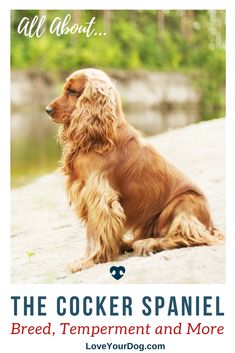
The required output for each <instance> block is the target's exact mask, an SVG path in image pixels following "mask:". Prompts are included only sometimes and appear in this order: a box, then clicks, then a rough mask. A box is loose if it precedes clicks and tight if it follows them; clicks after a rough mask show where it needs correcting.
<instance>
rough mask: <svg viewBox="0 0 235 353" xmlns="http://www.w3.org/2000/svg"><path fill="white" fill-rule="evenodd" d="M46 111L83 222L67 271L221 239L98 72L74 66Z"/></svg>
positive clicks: (199, 195)
mask: <svg viewBox="0 0 235 353" xmlns="http://www.w3.org/2000/svg"><path fill="white" fill-rule="evenodd" d="M46 111H47V112H48V114H49V115H50V116H51V118H52V120H53V121H55V122H57V123H60V124H62V125H61V127H60V129H59V141H60V144H61V147H62V158H61V170H62V172H63V173H64V175H65V177H66V188H67V193H68V198H69V202H70V204H71V205H73V207H74V209H75V212H76V214H77V216H78V217H79V218H81V219H82V220H83V221H84V222H85V223H86V226H87V249H86V258H85V259H84V260H83V261H76V262H75V263H73V265H72V267H71V270H72V271H73V272H76V271H80V270H82V269H85V268H88V267H91V266H92V265H94V264H97V263H102V262H107V261H113V260H115V259H116V258H117V257H118V255H119V254H121V253H123V252H124V251H126V250H134V251H135V252H136V254H137V255H149V254H151V253H155V252H158V251H162V250H165V249H174V248H178V247H186V246H196V245H211V244H216V243H219V242H221V241H223V235H222V234H221V233H220V232H219V231H217V230H216V229H215V228H214V226H213V223H212V219H211V215H210V211H209V207H208V204H207V200H206V198H205V196H204V194H203V192H202V191H201V190H200V189H199V188H198V187H197V186H196V185H195V184H194V183H193V182H192V181H190V180H189V179H188V178H187V177H186V176H185V175H184V174H183V173H182V172H181V171H180V170H179V169H177V168H176V167H175V166H173V165H172V164H170V163H169V162H168V161H167V160H166V159H165V158H164V157H162V156H161V155H160V154H159V153H158V152H157V151H156V150H155V149H154V148H153V147H151V146H150V145H148V144H147V143H146V142H145V140H144V139H143V138H142V136H141V134H140V133H139V132H138V131H136V130H135V129H134V128H133V127H132V126H130V125H129V124H128V123H127V121H126V120H125V118H124V115H123V113H122V107H121V101H120V98H119V95H118V93H117V90H116V88H115V86H114V84H113V83H112V81H111V80H110V78H109V77H108V76H107V75H106V74H105V73H104V72H102V71H100V70H95V69H84V70H79V71H76V72H74V73H73V74H72V75H71V76H70V77H69V78H68V79H67V81H66V83H65V86H64V89H63V93H62V95H61V96H60V97H58V98H57V99H55V100H54V101H53V102H51V103H50V104H49V106H48V107H47V108H46ZM127 232H131V234H132V236H131V237H129V239H127V238H125V234H126V233H127Z"/></svg>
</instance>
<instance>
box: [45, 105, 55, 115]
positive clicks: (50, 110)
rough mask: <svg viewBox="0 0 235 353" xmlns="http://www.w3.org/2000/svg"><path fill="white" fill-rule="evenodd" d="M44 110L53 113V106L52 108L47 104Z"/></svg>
mask: <svg viewBox="0 0 235 353" xmlns="http://www.w3.org/2000/svg"><path fill="white" fill-rule="evenodd" d="M45 111H46V112H47V114H49V115H52V114H53V113H54V108H52V107H51V106H50V105H48V106H47V107H46V108H45Z"/></svg>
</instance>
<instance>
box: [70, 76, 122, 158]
mask: <svg viewBox="0 0 235 353" xmlns="http://www.w3.org/2000/svg"><path fill="white" fill-rule="evenodd" d="M116 132H117V109H116V93H115V87H114V85H113V83H112V82H111V81H109V80H107V81H105V80H99V79H95V78H92V79H88V80H87V82H86V85H85V89H84V91H83V94H82V96H81V97H80V98H79V99H78V102H77V106H76V109H75V110H74V112H73V114H72V117H71V123H70V126H69V135H70V138H71V139H72V140H73V141H74V142H75V141H76V143H77V146H78V148H79V149H80V150H83V151H90V150H93V151H96V152H98V153H104V152H107V151H110V150H112V149H113V148H115V141H116Z"/></svg>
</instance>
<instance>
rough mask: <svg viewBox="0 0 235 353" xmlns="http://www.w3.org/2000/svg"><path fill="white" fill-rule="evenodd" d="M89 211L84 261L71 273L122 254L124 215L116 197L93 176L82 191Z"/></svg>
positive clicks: (106, 185)
mask: <svg viewBox="0 0 235 353" xmlns="http://www.w3.org/2000/svg"><path fill="white" fill-rule="evenodd" d="M83 193H84V194H83V199H84V200H86V206H87V210H88V219H87V258H86V259H85V260H83V261H79V262H77V261H76V262H75V263H73V264H72V266H70V270H71V271H72V272H77V271H81V270H83V269H86V268H89V267H91V266H93V265H94V264H98V263H104V262H108V261H113V260H114V259H116V258H117V257H118V255H119V254H120V253H121V244H122V237H123V234H124V231H125V219H126V217H125V214H124V211H123V208H122V206H121V204H120V203H119V200H118V194H117V192H116V191H115V190H113V189H112V188H111V186H110V184H109V182H108V181H107V180H106V179H104V178H102V177H101V176H97V175H96V176H93V177H91V178H90V179H89V181H88V182H87V184H86V188H85V190H84V191H83Z"/></svg>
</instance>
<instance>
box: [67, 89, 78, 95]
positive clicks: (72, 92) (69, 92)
mask: <svg viewBox="0 0 235 353" xmlns="http://www.w3.org/2000/svg"><path fill="white" fill-rule="evenodd" d="M67 95H68V96H78V92H76V91H74V90H73V89H71V88H69V89H68V90H67Z"/></svg>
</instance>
